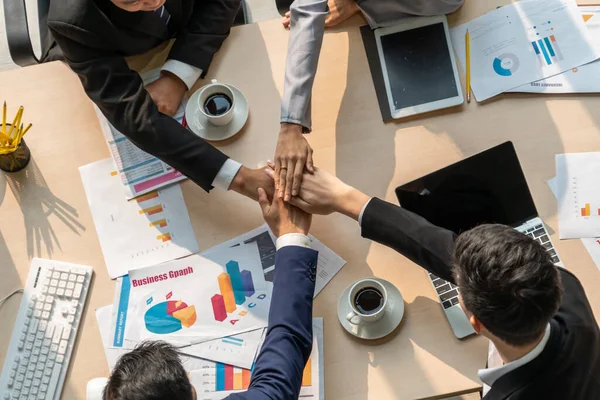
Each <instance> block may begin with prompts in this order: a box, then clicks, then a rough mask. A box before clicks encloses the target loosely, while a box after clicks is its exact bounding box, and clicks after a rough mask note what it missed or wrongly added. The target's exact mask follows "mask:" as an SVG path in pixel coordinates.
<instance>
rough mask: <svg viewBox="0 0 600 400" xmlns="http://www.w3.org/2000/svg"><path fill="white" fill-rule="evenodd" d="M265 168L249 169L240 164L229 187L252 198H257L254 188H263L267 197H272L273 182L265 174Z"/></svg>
mask: <svg viewBox="0 0 600 400" xmlns="http://www.w3.org/2000/svg"><path fill="white" fill-rule="evenodd" d="M266 169H267V167H264V168H259V169H249V168H246V167H244V166H242V167H241V168H240V170H239V171H238V173H237V175H236V176H235V178H233V181H232V182H231V186H230V187H229V188H230V189H231V190H233V191H236V192H238V193H240V194H243V195H244V196H246V197H249V198H251V199H252V200H258V194H257V191H256V190H257V189H258V188H263V189H264V190H265V191H266V193H267V195H268V196H269V198H273V196H274V186H275V185H274V184H273V179H272V178H270V177H269V176H267V175H266V174H265V170H266ZM269 169H270V168H269Z"/></svg>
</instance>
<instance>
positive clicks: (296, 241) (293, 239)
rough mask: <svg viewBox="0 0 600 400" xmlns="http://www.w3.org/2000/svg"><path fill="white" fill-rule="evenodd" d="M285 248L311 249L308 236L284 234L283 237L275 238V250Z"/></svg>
mask: <svg viewBox="0 0 600 400" xmlns="http://www.w3.org/2000/svg"><path fill="white" fill-rule="evenodd" d="M286 246H299V247H306V248H307V249H310V248H311V245H310V239H309V238H308V236H306V235H303V234H301V233H286V234H285V235H282V236H280V237H279V238H277V243H276V244H275V247H276V248H277V250H279V249H281V248H282V247H286Z"/></svg>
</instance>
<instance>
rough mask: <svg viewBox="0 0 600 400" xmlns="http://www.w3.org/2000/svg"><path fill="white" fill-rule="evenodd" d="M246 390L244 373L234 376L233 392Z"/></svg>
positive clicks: (237, 373)
mask: <svg viewBox="0 0 600 400" xmlns="http://www.w3.org/2000/svg"><path fill="white" fill-rule="evenodd" d="M242 389H244V385H243V379H242V373H241V372H236V373H234V374H233V390H242Z"/></svg>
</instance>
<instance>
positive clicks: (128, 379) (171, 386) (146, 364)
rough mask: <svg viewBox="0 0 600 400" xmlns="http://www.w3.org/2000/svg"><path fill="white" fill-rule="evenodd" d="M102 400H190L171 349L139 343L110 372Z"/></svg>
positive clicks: (160, 344)
mask: <svg viewBox="0 0 600 400" xmlns="http://www.w3.org/2000/svg"><path fill="white" fill-rule="evenodd" d="M103 398H104V399H105V400H174V399H177V400H192V398H193V392H192V385H191V383H190V381H189V379H188V377H187V374H186V372H185V369H184V368H183V365H182V364H181V360H180V359H179V354H178V353H177V350H175V348H174V347H173V346H171V345H170V344H168V343H165V342H162V341H153V342H143V343H141V344H139V345H138V346H137V347H136V348H135V349H134V350H133V351H131V352H129V353H127V354H123V355H122V356H121V358H119V361H117V364H116V365H115V369H114V370H113V372H112V374H111V376H110V379H109V380H108V383H107V384H106V387H105V388H104V395H103Z"/></svg>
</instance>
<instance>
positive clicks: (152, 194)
mask: <svg viewBox="0 0 600 400" xmlns="http://www.w3.org/2000/svg"><path fill="white" fill-rule="evenodd" d="M157 197H158V191H156V190H153V191H152V192H150V193H146V194H144V195H142V196H140V197H137V198H136V199H135V201H137V202H138V203H141V202H144V201H146V200H151V199H156V198H157Z"/></svg>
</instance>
